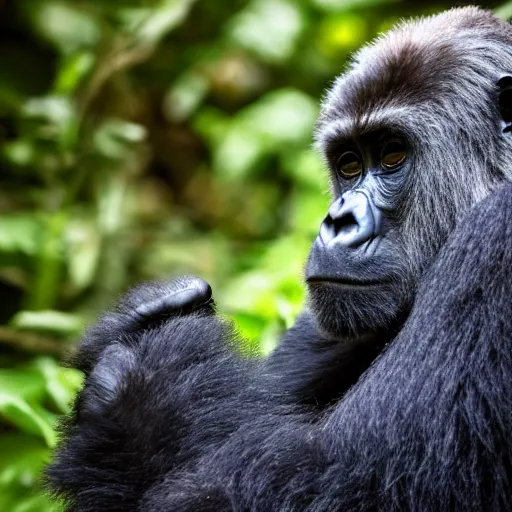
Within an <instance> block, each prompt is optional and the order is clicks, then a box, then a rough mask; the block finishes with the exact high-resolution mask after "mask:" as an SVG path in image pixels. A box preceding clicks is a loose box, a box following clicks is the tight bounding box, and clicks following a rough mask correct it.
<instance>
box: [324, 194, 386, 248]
mask: <svg viewBox="0 0 512 512" xmlns="http://www.w3.org/2000/svg"><path fill="white" fill-rule="evenodd" d="M379 230H380V213H379V210H378V209H377V208H372V200H371V198H370V197H369V196H368V194H367V192H366V191H363V190H350V191H348V192H345V193H344V194H343V195H342V196H341V197H339V198H338V199H337V200H336V201H335V202H334V203H333V204H332V205H331V207H330V208H329V212H328V214H327V217H326V218H325V220H324V221H323V223H322V226H321V227H320V238H321V239H322V241H323V242H324V244H329V243H331V242H334V243H336V244H340V245H343V246H346V247H352V248H356V247H359V246H360V245H362V244H364V243H365V242H367V241H368V240H370V238H372V237H374V236H376V235H377V234H378V233H379Z"/></svg>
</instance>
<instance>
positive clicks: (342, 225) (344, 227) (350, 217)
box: [334, 212, 358, 235]
mask: <svg viewBox="0 0 512 512" xmlns="http://www.w3.org/2000/svg"><path fill="white" fill-rule="evenodd" d="M357 228H358V223H357V220H356V218H355V217H354V214H353V213H352V212H350V213H347V214H345V215H343V216H342V217H341V218H339V219H335V220H334V229H335V231H336V234H337V235H339V234H340V233H349V232H352V231H353V230H354V229H357Z"/></svg>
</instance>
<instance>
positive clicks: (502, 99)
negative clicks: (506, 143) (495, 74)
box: [496, 75, 512, 133]
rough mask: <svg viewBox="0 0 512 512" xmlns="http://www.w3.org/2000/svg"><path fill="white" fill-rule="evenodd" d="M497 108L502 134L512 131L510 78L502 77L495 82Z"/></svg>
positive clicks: (511, 79) (511, 82) (511, 78)
mask: <svg viewBox="0 0 512 512" xmlns="http://www.w3.org/2000/svg"><path fill="white" fill-rule="evenodd" d="M496 85H497V87H498V94H499V96H498V106H499V109H500V114H501V120H502V124H503V133H508V132H511V131H512V76H509V75H507V76H504V77H502V78H500V79H499V80H498V82H497V84H496Z"/></svg>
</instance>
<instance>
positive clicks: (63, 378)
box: [31, 357, 83, 414]
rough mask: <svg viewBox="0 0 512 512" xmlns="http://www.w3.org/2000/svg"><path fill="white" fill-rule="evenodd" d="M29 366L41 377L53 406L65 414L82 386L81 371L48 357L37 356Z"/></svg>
mask: <svg viewBox="0 0 512 512" xmlns="http://www.w3.org/2000/svg"><path fill="white" fill-rule="evenodd" d="M31 366H32V367H33V368H35V369H37V371H39V372H40V375H41V376H42V377H43V379H44V383H45V388H46V392H47V393H48V396H49V397H50V399H51V400H52V402H53V404H54V405H55V407H56V408H57V409H58V410H59V411H60V412H62V413H63V414H67V413H68V412H69V410H70V404H71V402H72V401H73V399H74V398H75V395H76V393H77V391H78V390H79V389H80V388H81V387H82V384H83V375H82V373H81V372H79V371H78V370H75V369H72V368H63V367H62V366H60V365H59V364H58V363H57V362H56V361H54V360H53V359H51V358H49V357H39V358H37V359H36V360H34V361H33V362H32V364H31Z"/></svg>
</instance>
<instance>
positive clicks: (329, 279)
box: [306, 276, 391, 288]
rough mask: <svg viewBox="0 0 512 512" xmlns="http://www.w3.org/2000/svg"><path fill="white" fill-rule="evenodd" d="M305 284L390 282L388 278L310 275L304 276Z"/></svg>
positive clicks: (378, 283)
mask: <svg viewBox="0 0 512 512" xmlns="http://www.w3.org/2000/svg"><path fill="white" fill-rule="evenodd" d="M306 282H307V284H320V285H322V284H334V285H338V286H347V287H353V288H365V287H372V286H384V285H387V284H389V283H390V282H391V279H389V278H384V277H383V278H374V279H356V278H353V277H349V276H342V277H340V276H311V277H308V278H306Z"/></svg>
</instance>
